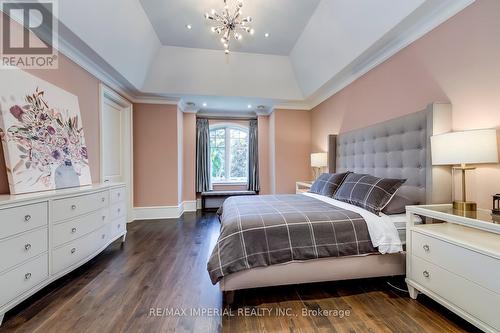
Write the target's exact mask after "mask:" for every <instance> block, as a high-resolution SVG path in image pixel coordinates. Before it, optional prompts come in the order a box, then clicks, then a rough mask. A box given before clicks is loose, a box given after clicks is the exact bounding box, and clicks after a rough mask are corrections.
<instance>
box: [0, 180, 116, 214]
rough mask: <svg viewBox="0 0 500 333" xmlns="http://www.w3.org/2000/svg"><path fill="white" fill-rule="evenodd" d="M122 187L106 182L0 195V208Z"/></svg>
mask: <svg viewBox="0 0 500 333" xmlns="http://www.w3.org/2000/svg"><path fill="white" fill-rule="evenodd" d="M122 186H125V184H124V183H115V182H106V183H96V184H92V185H87V186H80V187H72V188H65V189H60V190H50V191H43V192H35V193H26V194H16V195H13V194H2V195H0V208H1V207H2V206H4V205H10V204H16V203H22V202H28V201H37V200H47V199H52V198H58V197H64V196H73V195H80V194H86V193H92V192H96V191H100V190H105V189H110V188H114V187H122Z"/></svg>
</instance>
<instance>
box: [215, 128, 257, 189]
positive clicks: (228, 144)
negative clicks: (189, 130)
mask: <svg viewBox="0 0 500 333" xmlns="http://www.w3.org/2000/svg"><path fill="white" fill-rule="evenodd" d="M222 128H223V129H224V131H225V135H224V140H225V143H224V147H225V151H224V170H226V179H225V180H215V181H214V180H213V179H211V180H212V184H213V185H246V184H247V182H248V175H247V177H246V180H244V181H239V180H231V179H229V172H230V170H231V136H230V135H229V133H228V131H229V130H231V129H235V130H239V131H243V132H246V133H247V141H248V135H249V133H248V127H245V126H241V125H237V124H231V123H220V124H215V125H211V126H209V131H212V130H219V129H222ZM209 148H210V149H211V147H209ZM247 159H248V156H247ZM211 163H212V161H210V167H212V165H211ZM247 168H248V161H247ZM211 177H212V173H211V172H210V178H211Z"/></svg>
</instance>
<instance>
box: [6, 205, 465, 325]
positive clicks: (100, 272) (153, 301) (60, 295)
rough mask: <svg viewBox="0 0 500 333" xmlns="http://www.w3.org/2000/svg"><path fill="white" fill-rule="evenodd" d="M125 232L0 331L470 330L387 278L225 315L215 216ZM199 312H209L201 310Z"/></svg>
mask: <svg viewBox="0 0 500 333" xmlns="http://www.w3.org/2000/svg"><path fill="white" fill-rule="evenodd" d="M128 229H129V234H128V236H127V242H126V244H125V245H124V246H122V245H121V244H120V243H119V242H115V243H114V244H112V245H110V247H109V248H108V249H106V250H105V251H104V252H103V253H102V254H100V255H99V256H97V257H96V258H95V259H93V260H92V261H90V262H89V263H87V264H86V265H84V266H82V267H81V268H79V269H78V270H76V271H75V272H73V273H71V274H70V275H68V276H66V277H64V278H61V279H60V280H58V281H56V282H54V283H53V284H51V285H50V286H48V287H47V288H45V289H43V290H42V291H40V292H39V293H37V294H36V295H34V296H33V297H31V298H30V299H28V300H27V301H25V302H23V303H22V304H20V305H19V306H18V307H16V308H15V309H13V310H11V311H10V312H8V313H7V314H6V316H5V320H4V324H3V325H2V327H1V328H0V332H11V331H18V332H44V333H45V332H124V331H127V332H219V331H223V332H468V331H473V330H474V328H473V327H472V326H470V325H468V324H467V323H465V322H464V321H463V320H461V319H460V318H458V317H456V316H455V315H454V314H452V313H450V312H449V311H447V310H446V309H444V308H442V307H441V306H439V305H437V304H436V303H435V302H433V301H431V300H430V299H428V298H426V297H424V296H419V298H418V300H417V301H414V300H411V299H410V298H409V297H408V296H407V295H405V294H404V293H401V292H397V291H395V290H394V289H392V288H391V287H389V286H388V285H387V279H385V278H384V279H369V280H355V281H343V282H331V283H319V284H308V285H300V286H285V287H273V288H262V289H254V290H246V291H240V292H238V293H237V294H236V299H235V304H234V305H233V307H232V308H231V309H227V308H226V312H224V313H222V316H221V315H220V312H222V295H221V293H220V292H219V289H218V286H213V285H212V284H211V283H210V280H209V278H208V274H207V272H206V262H207V259H208V257H209V255H210V251H211V248H212V247H213V245H214V244H215V241H216V239H217V236H218V232H219V230H218V229H219V223H218V221H217V219H216V218H215V215H214V214H205V215H202V214H199V213H198V214H195V213H190V214H185V215H184V217H183V218H180V219H176V220H161V221H138V222H134V223H132V224H129V225H128ZM392 283H399V284H401V285H404V284H403V283H402V279H393V280H392ZM156 308H159V309H158V310H155V312H151V311H152V309H153V310H154V309H156ZM176 309H177V310H176ZM183 310H184V311H185V313H182V311H183ZM203 310H205V311H212V313H206V314H202V313H197V311H203ZM318 310H327V311H329V312H328V313H317V312H318ZM169 311H170V313H169ZM172 311H173V312H172ZM175 311H177V312H175ZM217 312H219V313H217ZM245 314H246V315H245Z"/></svg>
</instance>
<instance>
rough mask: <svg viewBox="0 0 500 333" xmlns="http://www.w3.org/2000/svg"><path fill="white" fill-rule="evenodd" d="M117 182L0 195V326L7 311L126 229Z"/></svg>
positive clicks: (123, 200)
mask: <svg viewBox="0 0 500 333" xmlns="http://www.w3.org/2000/svg"><path fill="white" fill-rule="evenodd" d="M125 196H126V191H125V185H124V184H121V183H105V184H96V185H92V186H85V187H79V188H72V189H64V190H56V191H48V192H40V193H33V194H23V195H0V324H1V321H2V319H3V316H4V314H5V312H7V311H8V310H10V309H11V308H12V307H14V306H16V305H17V304H19V303H20V302H22V301H23V300H24V299H26V298H27V297H29V296H31V295H32V294H34V293H35V292H37V291H38V290H40V289H41V288H43V287H45V286H46V285H48V284H49V283H51V282H52V281H54V280H56V279H58V278H60V277H61V276H63V275H65V274H67V273H69V272H71V271H72V270H74V269H75V268H77V267H79V266H81V265H83V264H84V263H86V262H87V261H89V260H90V259H92V258H93V257H95V256H96V255H97V254H99V253H100V252H101V251H102V250H104V249H105V248H106V247H107V246H108V245H109V244H110V243H112V242H113V241H115V240H117V239H118V238H120V237H122V240H123V241H125V235H126V233H127V229H126V221H127V216H126V215H127V212H126V198H125Z"/></svg>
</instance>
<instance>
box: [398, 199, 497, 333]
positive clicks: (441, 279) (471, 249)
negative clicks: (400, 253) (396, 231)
mask: <svg viewBox="0 0 500 333" xmlns="http://www.w3.org/2000/svg"><path fill="white" fill-rule="evenodd" d="M406 212H407V213H406V214H407V233H406V283H407V284H408V290H409V291H410V296H411V297H412V298H413V299H416V298H417V295H418V293H423V294H425V295H427V296H429V297H430V298H432V299H434V300H435V301H437V302H438V303H441V304H442V305H443V306H445V307H447V308H448V309H450V310H451V311H453V312H455V313H456V314H457V315H459V316H461V317H462V318H464V319H466V320H467V321H469V322H470V323H472V324H473V325H475V326H477V327H478V328H480V329H482V330H484V331H486V332H500V315H499V314H500V312H499V306H500V224H499V223H500V222H496V221H495V220H496V218H495V216H492V215H491V211H488V210H479V211H478V212H477V213H476V215H475V216H469V217H465V216H461V215H460V214H459V212H457V211H454V210H453V207H452V205H425V206H408V207H407V209H406ZM416 215H420V216H422V217H428V218H432V219H436V220H440V221H443V223H432V224H420V225H417V224H415V223H414V221H415V216H416Z"/></svg>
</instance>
